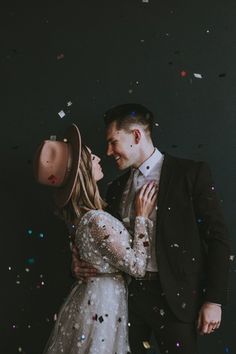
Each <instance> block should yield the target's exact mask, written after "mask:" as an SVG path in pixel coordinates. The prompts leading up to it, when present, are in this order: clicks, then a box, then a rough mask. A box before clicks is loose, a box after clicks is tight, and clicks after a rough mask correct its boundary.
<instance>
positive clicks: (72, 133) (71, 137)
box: [54, 124, 82, 208]
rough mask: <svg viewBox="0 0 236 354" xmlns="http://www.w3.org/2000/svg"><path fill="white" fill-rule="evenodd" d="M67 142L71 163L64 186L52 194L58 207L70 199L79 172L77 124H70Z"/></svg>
mask: <svg viewBox="0 0 236 354" xmlns="http://www.w3.org/2000/svg"><path fill="white" fill-rule="evenodd" d="M65 138H66V139H67V143H68V144H70V146H71V151H72V165H71V171H70V174H69V176H68V178H67V181H66V184H65V186H62V187H59V188H57V190H56V191H55V194H54V200H55V203H56V205H57V206H58V207H60V208H62V207H64V206H65V205H66V204H67V203H68V202H69V200H70V198H71V195H72V193H73V190H74V188H75V184H76V181H77V177H78V173H79V165H80V159H81V144H82V143H81V135H80V131H79V128H78V127H77V125H75V124H72V125H71V126H70V127H69V128H68V130H67V132H66V134H65Z"/></svg>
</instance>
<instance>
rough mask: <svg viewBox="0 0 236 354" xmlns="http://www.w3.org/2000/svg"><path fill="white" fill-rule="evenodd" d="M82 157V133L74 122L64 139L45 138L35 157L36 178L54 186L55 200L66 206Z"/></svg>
mask: <svg viewBox="0 0 236 354" xmlns="http://www.w3.org/2000/svg"><path fill="white" fill-rule="evenodd" d="M80 159H81V135H80V131H79V128H78V127H77V125H76V124H72V125H71V126H70V127H69V128H68V130H67V131H66V133H65V135H64V140H63V141H54V140H44V141H43V143H42V144H41V145H40V146H39V148H38V149H37V151H36V154H35V158H34V175H35V178H36V180H37V181H38V182H39V183H41V184H44V185H47V186H51V187H53V188H54V200H55V203H56V205H57V206H58V207H60V208H62V207H64V206H65V205H66V204H67V203H68V202H69V200H70V198H71V195H72V193H73V190H74V188H75V185H76V181H77V177H78V173H79V167H80Z"/></svg>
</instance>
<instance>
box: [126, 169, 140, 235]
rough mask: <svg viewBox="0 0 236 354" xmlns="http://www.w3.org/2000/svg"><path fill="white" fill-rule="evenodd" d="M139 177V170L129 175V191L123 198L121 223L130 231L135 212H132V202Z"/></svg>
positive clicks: (134, 170)
mask: <svg viewBox="0 0 236 354" xmlns="http://www.w3.org/2000/svg"><path fill="white" fill-rule="evenodd" d="M139 175H140V171H139V169H133V170H132V171H131V175H130V183H129V190H128V193H127V196H126V198H125V203H124V207H123V208H124V209H123V212H122V215H123V222H124V224H125V226H126V227H127V228H128V229H130V228H131V229H132V226H133V222H134V218H135V210H134V200H135V195H136V191H137V189H138V177H139Z"/></svg>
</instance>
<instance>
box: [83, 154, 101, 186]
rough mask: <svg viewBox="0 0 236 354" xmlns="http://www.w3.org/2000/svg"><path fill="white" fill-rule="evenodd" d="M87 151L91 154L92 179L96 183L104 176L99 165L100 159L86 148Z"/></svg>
mask: <svg viewBox="0 0 236 354" xmlns="http://www.w3.org/2000/svg"><path fill="white" fill-rule="evenodd" d="M87 149H88V151H89V152H90V154H91V160H92V172H93V177H94V179H95V181H96V182H97V181H100V179H102V178H103V176H104V174H103V172H102V167H101V165H100V163H99V162H100V161H101V159H100V157H98V156H97V155H95V154H93V153H92V151H91V150H90V149H89V148H88V147H87Z"/></svg>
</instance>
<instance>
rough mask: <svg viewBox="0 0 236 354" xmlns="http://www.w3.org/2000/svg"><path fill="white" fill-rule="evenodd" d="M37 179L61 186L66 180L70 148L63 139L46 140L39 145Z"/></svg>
mask: <svg viewBox="0 0 236 354" xmlns="http://www.w3.org/2000/svg"><path fill="white" fill-rule="evenodd" d="M36 159H37V172H36V179H37V181H38V182H39V183H41V184H44V185H48V186H54V187H61V186H62V185H63V184H64V183H65V182H66V177H67V172H68V169H69V160H70V149H69V146H68V144H67V143H65V142H62V141H51V140H45V141H44V142H43V143H42V144H41V145H40V147H39V150H38V158H37V156H36Z"/></svg>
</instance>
